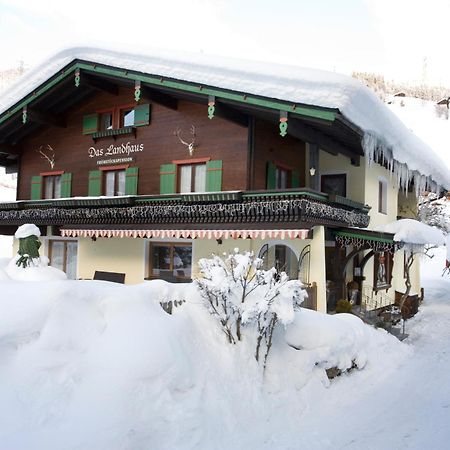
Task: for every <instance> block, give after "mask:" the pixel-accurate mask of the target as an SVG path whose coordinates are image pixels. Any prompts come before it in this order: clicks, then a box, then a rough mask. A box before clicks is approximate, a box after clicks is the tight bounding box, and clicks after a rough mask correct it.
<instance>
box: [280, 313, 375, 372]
mask: <svg viewBox="0 0 450 450" xmlns="http://www.w3.org/2000/svg"><path fill="white" fill-rule="evenodd" d="M373 332H374V330H373V329H372V328H370V327H368V326H367V325H365V324H364V323H363V322H362V320H361V319H359V318H358V317H356V316H354V315H352V314H336V315H333V316H330V315H327V314H322V313H319V312H316V311H310V310H308V309H302V310H301V311H300V312H298V313H297V314H296V316H295V320H294V322H293V323H292V324H290V325H288V327H287V330H286V342H287V343H288V344H289V345H291V346H292V347H294V348H296V349H299V350H302V349H304V350H309V351H313V352H314V353H315V354H316V355H317V356H316V359H317V361H316V362H317V364H318V365H319V366H320V367H323V368H324V369H330V368H332V367H337V368H338V369H340V370H346V369H350V368H351V367H352V365H353V362H355V364H356V366H357V367H358V368H359V369H362V368H363V367H364V366H365V365H366V362H367V346H368V345H369V343H370V341H371V340H372V339H373V338H374V336H373Z"/></svg>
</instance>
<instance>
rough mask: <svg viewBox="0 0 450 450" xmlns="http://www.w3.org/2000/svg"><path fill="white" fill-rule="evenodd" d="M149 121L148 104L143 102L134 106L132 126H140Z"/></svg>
mask: <svg viewBox="0 0 450 450" xmlns="http://www.w3.org/2000/svg"><path fill="white" fill-rule="evenodd" d="M149 123H150V105H149V104H148V103H145V104H143V105H137V106H136V107H135V108H134V126H135V127H142V126H145V125H148V124H149Z"/></svg>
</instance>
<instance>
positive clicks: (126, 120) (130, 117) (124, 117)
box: [119, 108, 134, 128]
mask: <svg viewBox="0 0 450 450" xmlns="http://www.w3.org/2000/svg"><path fill="white" fill-rule="evenodd" d="M133 125H134V109H133V108H126V109H121V110H120V125H119V128H123V127H132V126H133Z"/></svg>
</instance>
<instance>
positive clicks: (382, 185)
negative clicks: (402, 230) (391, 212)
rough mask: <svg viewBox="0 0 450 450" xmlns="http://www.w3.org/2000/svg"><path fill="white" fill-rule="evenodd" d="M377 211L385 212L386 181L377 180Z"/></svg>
mask: <svg viewBox="0 0 450 450" xmlns="http://www.w3.org/2000/svg"><path fill="white" fill-rule="evenodd" d="M378 212H379V213H382V214H387V181H386V180H379V181H378Z"/></svg>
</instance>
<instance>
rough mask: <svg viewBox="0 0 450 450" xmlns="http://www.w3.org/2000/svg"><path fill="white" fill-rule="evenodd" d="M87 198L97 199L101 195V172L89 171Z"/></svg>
mask: <svg viewBox="0 0 450 450" xmlns="http://www.w3.org/2000/svg"><path fill="white" fill-rule="evenodd" d="M88 195H89V197H98V196H100V195H102V171H101V170H91V171H90V172H89V188H88Z"/></svg>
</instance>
